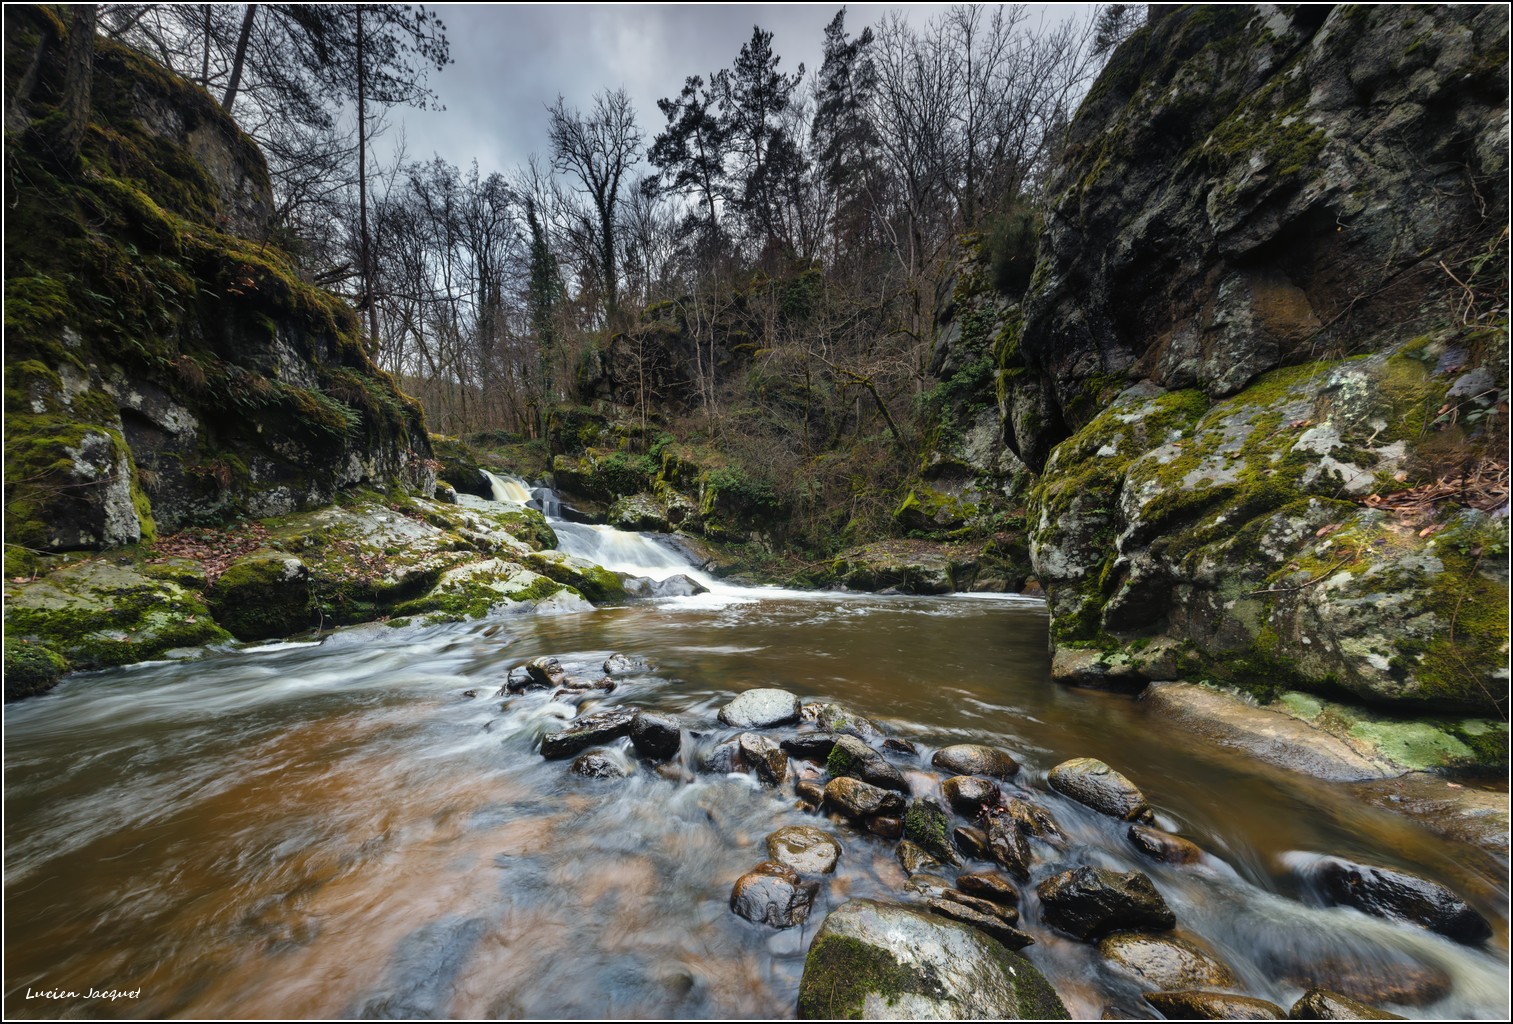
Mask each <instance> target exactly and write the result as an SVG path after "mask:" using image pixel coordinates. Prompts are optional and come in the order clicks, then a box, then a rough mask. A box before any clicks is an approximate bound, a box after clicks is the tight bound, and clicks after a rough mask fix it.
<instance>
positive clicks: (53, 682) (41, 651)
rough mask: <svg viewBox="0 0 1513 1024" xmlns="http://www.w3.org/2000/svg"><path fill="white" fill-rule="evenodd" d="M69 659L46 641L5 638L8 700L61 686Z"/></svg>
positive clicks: (6, 692)
mask: <svg viewBox="0 0 1513 1024" xmlns="http://www.w3.org/2000/svg"><path fill="white" fill-rule="evenodd" d="M67 670H68V662H67V661H65V660H64V659H63V656H62V655H61V654H59V653H58V652H57V651H55V650H53V649H52V648H51V647H48V646H46V645H44V644H39V643H29V642H27V641H25V640H18V639H16V638H14V637H11V636H6V638H5V699H6V700H8V701H11V700H19V699H20V698H22V697H30V696H32V695H33V694H38V693H46V692H47V691H48V690H51V689H52V688H53V687H54V686H57V685H58V680H60V679H62V678H63V673H64V672H66V671H67Z"/></svg>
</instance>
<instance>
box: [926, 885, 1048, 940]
mask: <svg viewBox="0 0 1513 1024" xmlns="http://www.w3.org/2000/svg"><path fill="white" fill-rule="evenodd" d="M925 906H927V907H929V908H930V909H931V910H932V911H934V912H935V913H937V914H939V915H941V916H942V917H949V918H950V919H951V920H953V921H960V922H961V923H962V924H969V925H971V926H972V927H973V928H978V929H981V930H982V931H985V932H987V933H988V934H989V935H991V936H993V938H995V939H997V940H998V941H999V942H1001V943H1003V944H1004V945H1005V946H1007V947H1009V948H1010V949H1023V948H1024V947H1026V946H1030V945H1033V944H1034V942H1035V940H1034V939H1033V938H1031V937H1030V936H1029V935H1026V934H1025V933H1024V932H1022V931H1020V930H1019V929H1018V928H1015V927H1014V926H1013V925H1012V924H1010V923H1009V922H1008V921H1006V920H1004V918H1003V917H1002V915H1000V914H993V913H987V912H984V911H982V910H978V909H976V908H974V907H970V906H967V905H966V904H964V903H961V902H959V901H957V900H953V899H945V898H934V899H927V900H925Z"/></svg>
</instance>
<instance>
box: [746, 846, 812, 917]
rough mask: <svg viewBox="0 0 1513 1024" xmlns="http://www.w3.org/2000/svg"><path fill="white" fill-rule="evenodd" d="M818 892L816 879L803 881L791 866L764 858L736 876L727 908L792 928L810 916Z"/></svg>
mask: <svg viewBox="0 0 1513 1024" xmlns="http://www.w3.org/2000/svg"><path fill="white" fill-rule="evenodd" d="M818 892H819V883H818V882H806V881H803V880H801V879H800V878H799V876H798V872H796V871H794V870H793V869H792V868H790V867H787V866H785V865H782V864H778V863H777V862H775V861H763V862H762V863H760V864H758V865H757V866H756V867H755V868H753V869H752V870H750V871H748V872H747V873H746V874H744V875H742V876H741V877H740V878H738V879H736V883H735V886H734V887H733V888H732V889H731V890H730V909H731V910H733V911H735V912H736V913H737V914H739V915H740V916H741V917H744V918H745V919H746V920H748V921H754V922H755V923H757V924H765V925H770V926H772V927H773V928H791V927H793V926H794V925H796V924H803V923H804V922H805V921H807V920H808V919H809V911H810V909H811V908H812V907H813V906H814V897H815V895H816V894H818Z"/></svg>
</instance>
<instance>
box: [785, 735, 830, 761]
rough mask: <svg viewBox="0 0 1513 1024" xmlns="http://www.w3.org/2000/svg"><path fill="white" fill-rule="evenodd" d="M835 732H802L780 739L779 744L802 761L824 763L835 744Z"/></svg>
mask: <svg viewBox="0 0 1513 1024" xmlns="http://www.w3.org/2000/svg"><path fill="white" fill-rule="evenodd" d="M835 738H836V737H835V734H834V733H830V732H801V733H799V734H798V735H796V736H789V737H788V738H787V739H784V740H779V741H778V746H780V747H782V748H783V749H784V750H786V751H788V753H789V754H791V755H793V756H794V757H796V758H798V759H799V760H801V761H813V762H814V763H815V764H824V763H825V759H826V758H827V757H829V756H830V750H831V748H833V747H834V746H835Z"/></svg>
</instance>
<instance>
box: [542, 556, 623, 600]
mask: <svg viewBox="0 0 1513 1024" xmlns="http://www.w3.org/2000/svg"><path fill="white" fill-rule="evenodd" d="M525 564H526V565H528V566H530V568H531V569H532V570H534V571H535V572H538V573H540V574H541V575H542V576H545V577H546V578H547V579H551V580H556V581H557V582H558V583H561V584H563V585H565V586H569V587H572V588H573V589H574V590H576V591H577V592H578V593H580V594H582V595H583V596H584V597H586V598H588V600H590V601H592V602H593V603H594V604H605V603H614V602H619V601H624V600H625V598H626V594H625V580H624V579H622V578H621V576H620V575H619V573H615V572H611V571H610V570H609V569H606V568H604V567H603V566H602V565H596V564H594V563H593V562H590V561H589V560H588V559H586V558H579V557H577V556H576V555H569V554H566V553H564V552H561V551H538V552H536V553H535V554H532V555H527V556H526V558H525Z"/></svg>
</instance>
